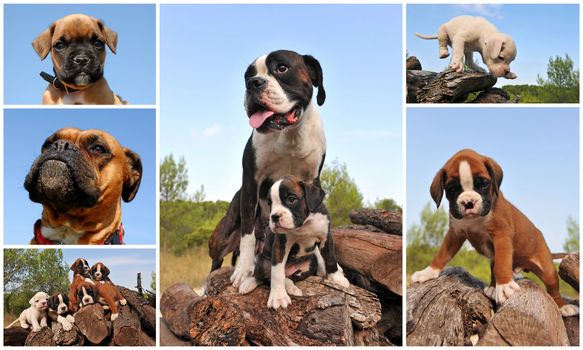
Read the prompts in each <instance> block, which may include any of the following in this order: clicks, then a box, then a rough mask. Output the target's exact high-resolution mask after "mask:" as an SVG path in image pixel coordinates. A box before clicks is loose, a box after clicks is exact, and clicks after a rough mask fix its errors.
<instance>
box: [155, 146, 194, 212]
mask: <svg viewBox="0 0 583 350" xmlns="http://www.w3.org/2000/svg"><path fill="white" fill-rule="evenodd" d="M187 187H188V169H186V160H184V157H180V160H179V161H178V163H176V162H175V161H174V156H173V155H172V154H170V155H167V156H166V157H164V159H163V160H162V164H160V200H161V201H163V202H170V201H175V200H180V199H186V189H187Z"/></svg>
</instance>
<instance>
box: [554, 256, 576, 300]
mask: <svg viewBox="0 0 583 350" xmlns="http://www.w3.org/2000/svg"><path fill="white" fill-rule="evenodd" d="M559 276H561V278H562V279H563V281H565V282H567V283H568V284H569V285H570V286H571V287H573V288H575V290H576V291H577V292H578V291H579V252H577V253H571V254H569V255H567V256H566V257H565V258H564V259H563V261H561V264H560V265H559Z"/></svg>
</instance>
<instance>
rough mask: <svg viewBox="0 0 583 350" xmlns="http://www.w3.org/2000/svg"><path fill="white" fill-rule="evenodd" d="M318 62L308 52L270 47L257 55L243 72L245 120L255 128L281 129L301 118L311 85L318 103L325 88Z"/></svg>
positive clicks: (261, 130) (267, 130) (308, 98)
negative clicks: (261, 54) (301, 53)
mask: <svg viewBox="0 0 583 350" xmlns="http://www.w3.org/2000/svg"><path fill="white" fill-rule="evenodd" d="M322 81H323V76H322V68H321V67H320V63H319V62H318V60H316V59H315V58H314V57H312V56H309V55H304V56H302V55H299V54H298V53H296V52H293V51H286V50H280V51H274V52H272V53H270V54H269V55H266V56H261V57H259V58H258V59H256V60H255V62H253V63H252V64H251V65H250V66H249V68H247V71H246V72H245V86H246V90H245V109H246V111H247V116H248V117H249V124H250V125H251V126H252V127H253V128H254V129H256V130H257V131H259V132H263V133H265V132H269V131H274V130H283V129H285V128H287V127H291V126H294V125H297V124H298V123H300V122H301V119H302V115H303V112H304V111H305V109H306V107H307V106H308V105H309V104H310V101H311V99H312V94H313V87H317V88H318V96H317V101H318V105H322V104H323V103H324V100H325V99H326V92H325V91H324V86H323V85H322Z"/></svg>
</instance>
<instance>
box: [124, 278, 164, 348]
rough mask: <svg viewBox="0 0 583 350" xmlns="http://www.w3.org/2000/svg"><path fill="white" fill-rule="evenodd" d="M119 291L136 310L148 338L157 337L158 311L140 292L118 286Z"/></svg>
mask: <svg viewBox="0 0 583 350" xmlns="http://www.w3.org/2000/svg"><path fill="white" fill-rule="evenodd" d="M118 288H119V291H120V292H121V294H122V295H123V296H124V298H125V299H126V300H127V301H128V304H129V305H130V306H131V307H132V309H133V310H135V311H136V312H137V313H138V315H139V319H140V322H141V326H142V329H143V330H144V332H146V334H148V336H150V337H153V338H155V337H156V309H155V308H153V307H152V306H151V305H150V304H149V303H148V301H146V300H145V299H144V298H143V297H142V296H141V295H140V294H138V292H136V291H133V290H131V289H128V288H125V287H120V286H118Z"/></svg>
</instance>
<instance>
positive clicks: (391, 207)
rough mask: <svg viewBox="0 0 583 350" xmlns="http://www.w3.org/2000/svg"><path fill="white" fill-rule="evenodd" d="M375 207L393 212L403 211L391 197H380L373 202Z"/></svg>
mask: <svg viewBox="0 0 583 350" xmlns="http://www.w3.org/2000/svg"><path fill="white" fill-rule="evenodd" d="M374 207H375V208H376V209H384V210H388V211H392V212H395V213H403V208H401V206H400V205H399V204H397V202H396V201H395V200H394V199H392V198H382V199H378V200H377V201H376V202H374Z"/></svg>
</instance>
